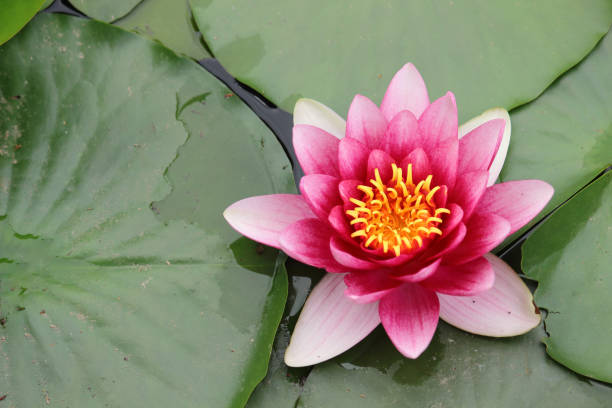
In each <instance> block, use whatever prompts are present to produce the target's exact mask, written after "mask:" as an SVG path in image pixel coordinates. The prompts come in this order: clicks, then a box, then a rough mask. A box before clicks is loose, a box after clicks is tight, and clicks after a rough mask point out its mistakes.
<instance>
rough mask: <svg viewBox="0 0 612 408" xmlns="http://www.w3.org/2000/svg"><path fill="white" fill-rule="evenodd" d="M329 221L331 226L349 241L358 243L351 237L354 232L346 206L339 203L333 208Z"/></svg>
mask: <svg viewBox="0 0 612 408" xmlns="http://www.w3.org/2000/svg"><path fill="white" fill-rule="evenodd" d="M327 221H328V222H329V224H330V225H331V227H332V228H333V229H334V230H335V232H336V233H338V234H339V235H340V236H341V237H342V238H344V240H345V241H347V242H352V243H355V245H357V244H356V241H355V240H354V239H353V238H351V234H352V233H353V232H354V230H353V228H351V226H350V225H349V223H348V221H347V220H346V213H345V212H344V206H342V205H337V206H335V207H334V208H332V209H331V211H330V212H329V216H328V217H327Z"/></svg>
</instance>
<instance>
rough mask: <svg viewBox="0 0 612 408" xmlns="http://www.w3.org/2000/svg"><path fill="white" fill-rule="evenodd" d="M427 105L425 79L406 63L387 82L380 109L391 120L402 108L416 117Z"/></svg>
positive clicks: (427, 97)
mask: <svg viewBox="0 0 612 408" xmlns="http://www.w3.org/2000/svg"><path fill="white" fill-rule="evenodd" d="M428 106H429V95H427V87H426V86H425V81H423V78H422V77H421V74H419V71H417V69H416V68H415V67H414V65H412V64H410V63H408V64H406V65H404V66H403V67H402V69H400V70H399V71H397V73H396V74H395V76H394V77H393V79H392V80H391V82H390V83H389V87H388V88H387V92H385V96H384V98H383V101H382V103H381V104H380V110H381V111H382V113H383V115H385V118H387V120H388V121H391V119H393V117H394V116H395V115H397V114H398V113H399V112H400V111H403V110H408V111H410V112H412V113H413V114H414V116H416V117H417V118H418V117H419V116H421V114H422V113H423V111H424V110H425V108H427V107H428Z"/></svg>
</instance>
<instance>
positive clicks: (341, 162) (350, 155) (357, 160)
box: [338, 137, 370, 180]
mask: <svg viewBox="0 0 612 408" xmlns="http://www.w3.org/2000/svg"><path fill="white" fill-rule="evenodd" d="M369 154H370V150H369V149H368V148H367V147H366V146H365V145H364V144H363V143H361V142H360V141H358V140H356V139H353V138H351V137H345V138H344V139H342V140H341V141H340V146H339V147H338V166H339V168H340V175H341V176H342V178H343V179H353V180H363V179H365V177H366V170H367V168H368V156H369Z"/></svg>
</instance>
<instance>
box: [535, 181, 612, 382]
mask: <svg viewBox="0 0 612 408" xmlns="http://www.w3.org/2000/svg"><path fill="white" fill-rule="evenodd" d="M610 242H612V172H608V173H606V174H605V175H604V176H602V177H600V178H599V179H598V180H596V181H595V182H594V183H593V184H591V185H589V186H588V187H586V188H585V189H584V190H583V191H581V192H580V193H578V195H577V196H576V197H574V198H572V199H571V200H570V201H569V202H567V203H566V204H564V205H563V206H562V207H561V208H560V209H559V210H558V211H556V212H555V213H554V214H553V215H552V216H551V217H550V219H548V220H547V221H546V222H545V223H544V224H543V225H542V226H541V227H540V228H538V230H537V231H536V232H535V233H534V234H533V235H532V236H531V237H529V239H528V240H527V242H526V243H525V245H524V246H523V266H524V270H525V273H526V274H527V275H528V276H530V277H532V278H534V279H537V280H538V281H539V282H540V284H539V286H538V289H537V291H536V293H535V299H536V302H537V303H538V305H540V306H542V307H544V308H546V309H547V310H548V316H547V317H546V330H547V332H548V334H549V335H550V337H547V338H545V339H544V343H545V344H546V350H547V352H548V354H550V356H551V357H552V358H554V359H555V360H557V361H558V362H560V363H561V364H563V365H565V366H567V367H569V368H571V369H572V370H574V371H577V372H579V373H580V374H583V375H586V376H588V377H592V378H596V379H599V380H603V381H607V382H612V349H611V348H610V341H609V339H610V338H612V324H611V323H610V310H612V299H611V298H610V293H612V270H611V269H610V265H612V251H611V247H610Z"/></svg>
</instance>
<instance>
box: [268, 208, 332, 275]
mask: <svg viewBox="0 0 612 408" xmlns="http://www.w3.org/2000/svg"><path fill="white" fill-rule="evenodd" d="M332 234H333V230H332V229H331V228H330V227H329V226H328V225H327V224H325V223H323V222H322V221H320V220H318V219H314V218H308V219H305V220H300V221H297V222H295V223H293V224H291V225H290V226H288V227H287V228H286V229H285V230H284V231H283V232H282V233H281V234H280V236H279V238H278V242H279V243H280V249H282V250H283V251H284V252H285V253H286V254H287V255H289V256H290V257H292V258H293V259H297V260H298V261H300V262H302V263H305V264H308V265H312V266H314V267H316V268H325V269H328V270H330V269H331V270H333V271H337V270H338V267H339V265H338V264H337V263H336V261H335V260H334V258H333V257H332V255H331V252H330V250H329V239H330V238H331V235H332Z"/></svg>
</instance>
